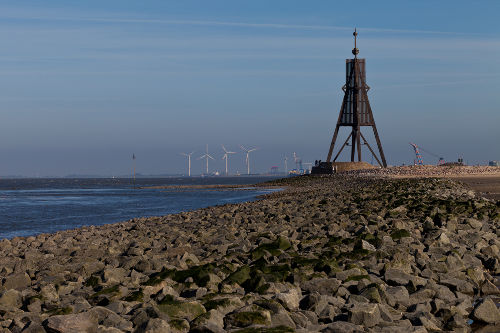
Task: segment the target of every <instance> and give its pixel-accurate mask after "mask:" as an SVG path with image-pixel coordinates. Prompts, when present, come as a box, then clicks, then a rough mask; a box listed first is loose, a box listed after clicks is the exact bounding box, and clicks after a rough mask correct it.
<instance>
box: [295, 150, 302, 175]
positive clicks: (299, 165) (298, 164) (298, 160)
mask: <svg viewBox="0 0 500 333" xmlns="http://www.w3.org/2000/svg"><path fill="white" fill-rule="evenodd" d="M293 159H294V160H295V167H296V168H297V171H299V170H302V159H301V158H299V157H298V156H297V154H296V153H295V152H294V153H293Z"/></svg>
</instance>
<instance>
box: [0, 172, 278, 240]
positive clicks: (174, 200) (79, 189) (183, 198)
mask: <svg viewBox="0 0 500 333" xmlns="http://www.w3.org/2000/svg"><path fill="white" fill-rule="evenodd" d="M270 179H272V178H270V177H242V176H240V177H204V178H202V177H189V178H188V177H185V178H156V179H144V178H138V179H137V180H136V182H135V184H133V182H132V181H131V180H130V179H109V178H108V179H104V178H97V179H90V178H82V179H67V178H56V179H0V239H2V238H12V237H16V236H31V235H36V234H39V233H51V232H55V231H59V230H66V229H73V228H78V227H82V226H88V225H102V224H107V223H113V222H120V221H125V220H128V219H131V218H136V217H147V216H161V215H166V214H172V213H179V212H182V211H190V210H194V209H197V208H203V207H208V206H214V205H221V204H226V203H237V202H243V201H249V200H253V199H255V197H256V196H258V195H261V194H265V193H269V192H270V191H271V190H266V189H259V188H250V189H245V190H239V189H236V190H235V189H210V188H206V189H195V188H194V189H189V188H182V189H155V188H148V187H151V186H169V185H188V186H189V185H215V184H235V185H242V184H243V185H246V184H248V185H249V186H250V185H251V184H256V183H259V182H262V181H266V180H270Z"/></svg>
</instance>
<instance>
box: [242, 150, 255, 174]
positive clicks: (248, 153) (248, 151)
mask: <svg viewBox="0 0 500 333" xmlns="http://www.w3.org/2000/svg"><path fill="white" fill-rule="evenodd" d="M240 148H241V150H243V151H244V152H246V153H247V158H246V161H245V162H246V164H247V174H248V175H249V174H250V157H249V155H250V153H251V152H253V151H256V150H257V149H259V148H252V149H246V148H245V147H243V146H241V145H240Z"/></svg>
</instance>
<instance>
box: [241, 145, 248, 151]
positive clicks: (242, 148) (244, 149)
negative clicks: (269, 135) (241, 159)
mask: <svg viewBox="0 0 500 333" xmlns="http://www.w3.org/2000/svg"><path fill="white" fill-rule="evenodd" d="M240 148H241V150H243V151H248V149H246V148H245V147H243V146H242V145H240Z"/></svg>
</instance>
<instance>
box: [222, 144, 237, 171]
mask: <svg viewBox="0 0 500 333" xmlns="http://www.w3.org/2000/svg"><path fill="white" fill-rule="evenodd" d="M222 150H224V156H222V159H223V160H226V176H227V175H228V172H227V159H228V156H229V155H230V154H236V152H235V151H227V150H226V147H224V145H222Z"/></svg>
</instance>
